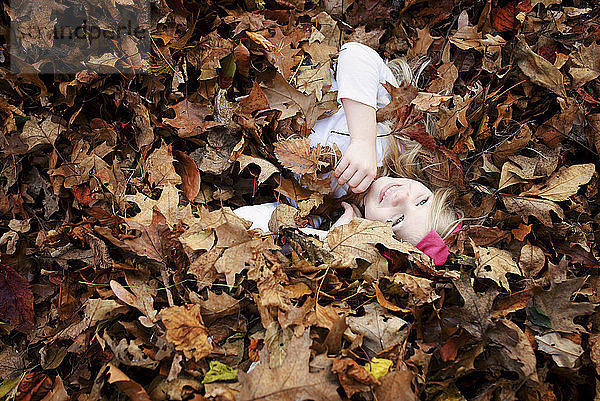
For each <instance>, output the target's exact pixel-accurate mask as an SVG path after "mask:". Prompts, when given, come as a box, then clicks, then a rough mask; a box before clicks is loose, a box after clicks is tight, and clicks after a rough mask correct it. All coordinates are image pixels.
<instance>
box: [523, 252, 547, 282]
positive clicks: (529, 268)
mask: <svg viewBox="0 0 600 401" xmlns="http://www.w3.org/2000/svg"><path fill="white" fill-rule="evenodd" d="M545 264H546V256H545V255H544V251H542V249H541V248H539V247H537V246H534V245H530V244H525V245H523V248H521V256H520V258H519V266H520V267H521V270H522V271H523V274H524V276H525V277H528V278H533V277H535V276H536V275H537V274H538V273H539V272H540V270H542V269H543V268H544V265H545Z"/></svg>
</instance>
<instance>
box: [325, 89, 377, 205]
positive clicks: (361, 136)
mask: <svg viewBox="0 0 600 401" xmlns="http://www.w3.org/2000/svg"><path fill="white" fill-rule="evenodd" d="M342 106H343V107H344V114H345V115H346V122H347V123H348V131H349V132H350V145H348V148H346V151H345V152H344V155H343V157H342V159H341V160H340V163H339V164H338V166H337V167H336V169H335V176H336V177H337V178H338V183H339V184H340V185H344V184H345V183H348V186H349V187H350V188H352V191H353V192H355V193H361V192H364V191H366V190H367V189H368V188H369V186H370V185H371V182H373V179H374V178H375V175H376V174H377V152H376V147H375V139H376V137H377V123H376V120H375V112H376V110H375V108H374V107H371V106H369V105H366V104H364V103H361V102H358V101H356V100H352V99H348V98H343V99H342Z"/></svg>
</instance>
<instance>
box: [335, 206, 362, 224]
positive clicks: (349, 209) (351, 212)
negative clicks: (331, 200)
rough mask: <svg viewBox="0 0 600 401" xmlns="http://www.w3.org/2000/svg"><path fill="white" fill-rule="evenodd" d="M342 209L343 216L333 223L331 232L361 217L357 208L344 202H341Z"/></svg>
mask: <svg viewBox="0 0 600 401" xmlns="http://www.w3.org/2000/svg"><path fill="white" fill-rule="evenodd" d="M342 207H343V208H344V214H342V216H341V217H340V218H339V219H338V221H336V222H335V223H333V225H332V226H331V228H330V230H333V229H334V228H336V227H339V226H341V225H344V224H348V223H350V222H351V221H352V219H353V218H355V217H362V214H361V213H360V210H358V208H357V207H356V206H355V205H350V204H348V203H346V202H342Z"/></svg>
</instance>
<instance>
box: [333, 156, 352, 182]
mask: <svg viewBox="0 0 600 401" xmlns="http://www.w3.org/2000/svg"><path fill="white" fill-rule="evenodd" d="M349 164H350V162H349V161H348V159H346V158H343V157H342V160H340V163H339V164H338V165H337V167H336V168H335V171H334V172H333V174H335V176H336V177H337V178H339V177H340V176H341V175H342V173H343V172H344V171H345V170H346V168H347V167H348V165H349Z"/></svg>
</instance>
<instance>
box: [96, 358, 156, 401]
mask: <svg viewBox="0 0 600 401" xmlns="http://www.w3.org/2000/svg"><path fill="white" fill-rule="evenodd" d="M107 374H108V382H109V383H111V384H116V385H117V387H118V388H119V390H121V391H122V392H123V393H125V394H126V395H127V397H129V398H131V399H132V400H133V401H151V400H150V396H149V395H148V393H147V392H146V390H145V389H144V387H142V386H141V385H140V384H139V383H138V382H136V381H133V380H131V379H130V378H129V377H128V376H127V375H126V374H125V373H123V372H122V371H121V370H120V369H119V368H117V367H116V366H115V365H113V364H112V363H111V362H109V363H108V372H107Z"/></svg>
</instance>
